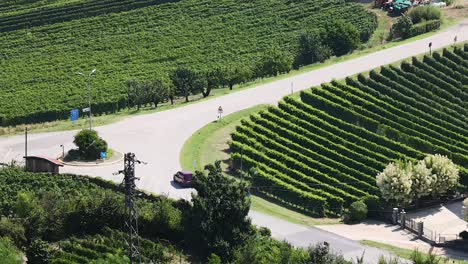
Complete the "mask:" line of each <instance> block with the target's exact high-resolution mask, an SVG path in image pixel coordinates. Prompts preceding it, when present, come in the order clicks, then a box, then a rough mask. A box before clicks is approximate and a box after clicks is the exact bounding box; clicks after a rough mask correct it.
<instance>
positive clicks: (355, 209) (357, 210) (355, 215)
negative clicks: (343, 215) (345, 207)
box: [349, 201, 367, 222]
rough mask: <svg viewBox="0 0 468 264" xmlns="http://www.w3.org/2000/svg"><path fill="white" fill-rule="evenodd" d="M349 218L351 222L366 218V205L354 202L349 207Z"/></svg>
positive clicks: (361, 202)
mask: <svg viewBox="0 0 468 264" xmlns="http://www.w3.org/2000/svg"><path fill="white" fill-rule="evenodd" d="M349 216H350V220H351V221H352V222H359V221H362V220H364V219H366V218H367V205H366V204H365V203H364V202H363V201H355V202H353V203H352V204H351V205H350V206H349Z"/></svg>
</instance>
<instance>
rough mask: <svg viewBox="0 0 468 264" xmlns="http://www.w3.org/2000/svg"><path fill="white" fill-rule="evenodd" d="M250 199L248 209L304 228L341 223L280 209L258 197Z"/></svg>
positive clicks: (336, 219) (338, 220) (335, 220)
mask: <svg viewBox="0 0 468 264" xmlns="http://www.w3.org/2000/svg"><path fill="white" fill-rule="evenodd" d="M251 197H252V198H251V201H252V205H251V207H250V209H252V210H254V211H257V212H260V213H264V214H267V215H272V216H275V217H277V218H279V219H282V220H285V221H288V222H290V223H295V224H301V225H305V226H314V225H333V224H340V223H341V219H340V218H314V217H310V216H307V215H303V214H301V213H298V212H296V211H292V210H289V209H287V208H284V207H281V206H279V205H277V204H274V203H271V202H269V201H267V200H265V199H263V198H260V197H258V196H254V195H252V196H251Z"/></svg>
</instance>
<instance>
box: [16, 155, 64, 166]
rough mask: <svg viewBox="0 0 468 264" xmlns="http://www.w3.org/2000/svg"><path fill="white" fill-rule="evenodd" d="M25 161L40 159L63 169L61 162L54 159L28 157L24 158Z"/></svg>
mask: <svg viewBox="0 0 468 264" xmlns="http://www.w3.org/2000/svg"><path fill="white" fill-rule="evenodd" d="M23 158H25V159H40V160H45V161H48V162H50V163H53V164H55V165H57V166H60V167H63V163H62V162H61V161H60V160H56V159H52V158H47V157H42V156H27V157H23Z"/></svg>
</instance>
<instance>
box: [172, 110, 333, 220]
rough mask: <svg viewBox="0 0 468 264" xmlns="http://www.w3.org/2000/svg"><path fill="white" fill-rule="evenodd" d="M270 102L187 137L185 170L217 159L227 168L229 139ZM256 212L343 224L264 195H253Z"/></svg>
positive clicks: (253, 207)
mask: <svg viewBox="0 0 468 264" xmlns="http://www.w3.org/2000/svg"><path fill="white" fill-rule="evenodd" d="M266 108H267V106H266V105H259V106H255V107H252V108H248V109H245V110H242V111H239V112H236V113H233V114H231V115H228V116H226V117H224V118H223V119H222V121H221V122H212V123H210V124H208V125H206V126H204V127H203V128H201V129H199V130H198V131H197V132H195V133H194V134H193V135H192V137H191V138H190V139H189V140H187V141H186V142H185V144H184V146H183V148H182V151H181V154H180V163H181V164H182V168H183V169H187V170H195V169H200V168H201V167H202V166H204V165H205V164H209V163H213V162H214V161H216V160H222V161H224V162H223V163H222V166H223V167H224V168H226V167H227V159H229V154H228V153H227V152H226V150H227V147H228V145H227V141H228V140H230V133H232V132H233V131H234V130H235V127H236V126H237V125H239V124H240V120H241V119H242V118H244V117H247V116H249V115H251V114H254V113H257V112H259V111H261V110H264V109H266ZM251 208H252V209H253V210H254V211H257V212H261V213H265V214H269V215H273V216H275V217H278V218H280V219H283V220H286V221H289V222H291V223H296V224H303V225H309V226H312V225H320V224H322V225H324V224H334V223H339V222H340V220H339V219H331V218H313V217H310V216H306V215H303V214H301V213H298V212H295V211H292V210H289V209H287V208H284V207H281V206H279V205H276V204H274V203H271V202H269V201H267V200H265V199H263V198H260V197H257V196H252V207H251Z"/></svg>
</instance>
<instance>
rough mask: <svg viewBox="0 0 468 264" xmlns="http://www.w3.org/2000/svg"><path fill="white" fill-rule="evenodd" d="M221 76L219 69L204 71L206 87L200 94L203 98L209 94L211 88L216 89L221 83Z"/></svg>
mask: <svg viewBox="0 0 468 264" xmlns="http://www.w3.org/2000/svg"><path fill="white" fill-rule="evenodd" d="M222 78H223V77H222V73H221V70H220V69H214V70H210V71H207V72H205V79H206V89H203V90H202V95H203V97H204V98H206V97H208V96H209V95H210V93H211V90H213V89H216V88H218V87H219V86H220V85H221V82H222Z"/></svg>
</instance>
